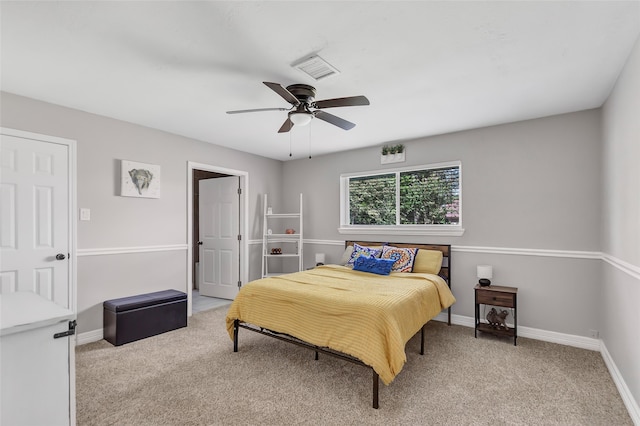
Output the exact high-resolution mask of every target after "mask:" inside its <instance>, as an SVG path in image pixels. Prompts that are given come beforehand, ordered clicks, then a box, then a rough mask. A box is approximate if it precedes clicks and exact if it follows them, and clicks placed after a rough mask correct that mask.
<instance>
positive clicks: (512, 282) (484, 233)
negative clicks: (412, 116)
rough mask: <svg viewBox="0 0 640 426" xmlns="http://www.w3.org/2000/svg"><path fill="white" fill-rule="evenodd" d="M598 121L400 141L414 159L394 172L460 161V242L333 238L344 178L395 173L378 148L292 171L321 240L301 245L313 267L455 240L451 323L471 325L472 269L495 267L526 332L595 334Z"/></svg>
mask: <svg viewBox="0 0 640 426" xmlns="http://www.w3.org/2000/svg"><path fill="white" fill-rule="evenodd" d="M600 117H601V116H600V110H590V111H583V112H579V113H573V114H566V115H560V116H553V117H548V118H543V119H538V120H530V121H525V122H519V123H513V124H507V125H502V126H494V127H488V128H483V129H477V130H472V131H466V132H460V133H454V134H448V135H442V136H435V137H430V138H424V139H418V140H414V141H407V142H404V144H405V146H406V157H407V161H406V162H405V163H399V164H395V165H396V166H401V167H403V166H410V165H422V164H429V163H437V162H444V161H452V160H460V161H461V162H462V182H463V184H462V206H463V207H462V225H463V228H464V229H465V233H464V235H463V236H461V237H422V236H421V237H411V236H398V237H392V236H376V235H370V236H363V235H342V234H339V233H338V231H337V228H338V227H339V212H340V204H339V176H340V174H341V173H347V172H357V171H369V170H382V169H383V168H391V167H392V166H394V165H391V166H388V165H384V166H382V165H380V148H379V147H377V148H366V149H360V150H354V151H349V152H344V153H339V154H334V155H327V156H322V157H316V158H312V159H301V160H297V161H291V162H286V163H285V164H284V174H283V185H284V192H283V193H285V194H297V193H299V192H302V193H304V194H307V197H306V198H305V200H306V201H305V239H309V240H320V241H311V242H310V243H308V244H306V246H305V251H306V254H307V256H306V258H307V259H306V264H307V265H310V264H311V263H312V262H313V254H314V253H315V252H325V253H326V254H327V261H329V262H334V261H337V260H338V256H339V255H340V253H341V251H342V248H341V246H340V241H343V240H345V239H361V240H367V239H369V240H375V241H402V242H438V243H450V244H452V245H453V246H454V253H453V259H452V260H453V292H454V295H455V296H456V298H457V303H456V304H455V305H454V306H453V314H457V315H462V316H466V317H473V315H474V304H473V290H472V288H473V286H474V285H475V283H476V282H477V278H476V276H475V271H476V270H475V267H476V265H478V264H483V263H488V264H491V265H493V267H494V279H493V282H494V283H495V284H501V285H509V286H515V287H518V288H519V299H518V305H519V308H520V309H519V325H522V326H526V327H533V328H539V329H542V330H548V331H556V332H560V333H567V334H571V335H578V336H586V337H588V336H589V335H590V334H589V333H590V330H592V329H593V330H597V329H598V326H599V322H598V317H599V307H598V295H599V286H600V277H599V271H600V260H597V259H592V258H590V257H593V256H594V252H597V251H599V250H600V244H601V236H600V229H601V220H602V217H601V213H600V208H599V205H600V200H601V197H602V194H601V181H602V174H601V161H600V152H601V138H600V134H601V125H600ZM337 136H338V137H339V134H338V135H337ZM283 202H284V204H287V203H289V202H290V200H289V199H286V200H283ZM327 240H328V241H327ZM334 242H335V243H334ZM496 248H507V249H508V250H506V254H502V253H501V254H498V253H493V252H494V251H496V250H495V249H496ZM514 249H515V250H514ZM521 249H524V250H527V251H528V254H526V255H524V254H518V252H519V250H521ZM536 250H537V251H536ZM558 251H559V252H558ZM576 252H579V253H576ZM582 252H587V253H586V254H585V253H582ZM595 256H596V257H597V254H596V255H595Z"/></svg>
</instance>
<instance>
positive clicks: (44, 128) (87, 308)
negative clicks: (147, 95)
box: [0, 93, 282, 333]
mask: <svg viewBox="0 0 640 426" xmlns="http://www.w3.org/2000/svg"><path fill="white" fill-rule="evenodd" d="M0 108H1V110H2V115H1V117H0V125H2V126H3V127H8V128H14V129H19V130H25V131H29V132H35V133H42V134H47V135H52V136H59V137H63V138H68V139H73V140H76V141H77V151H78V152H77V154H78V169H77V170H78V172H77V176H78V189H77V201H78V203H77V204H78V207H84V208H90V209H91V221H89V222H84V221H78V236H77V238H78V245H77V248H78V249H79V250H80V252H82V250H87V249H104V248H124V249H127V248H131V247H153V246H165V245H180V244H186V243H187V232H188V231H187V162H188V161H194V162H198V163H204V164H209V165H213V166H219V167H225V168H229V169H234V170H241V171H246V172H248V173H249V184H250V187H249V216H250V217H249V226H250V229H249V236H248V237H249V239H257V238H260V227H261V218H262V216H261V215H262V207H261V197H262V194H263V193H265V192H266V193H269V194H271V195H272V196H273V198H274V201H278V200H279V199H280V190H281V181H282V163H281V162H280V161H275V160H269V159H266V158H263V157H259V156H255V155H250V154H246V153H242V152H239V151H234V150H231V149H227V148H223V147H220V146H216V145H212V144H208V143H204V142H200V141H196V140H192V139H188V138H184V137H180V136H176V135H173V134H169V133H165V132H161V131H158V130H154V129H150V128H146V127H142V126H138V125H134V124H131V123H127V122H123V121H119V120H114V119H110V118H106V117H102V116H98V115H94V114H88V113H85V112H81V111H78V110H73V109H69V108H64V107H61V106H57V105H52V104H48V103H45V102H40V101H36V100H33V99H28V98H24V97H20V96H16V95H13V94H9V93H1V97H0ZM122 159H125V160H133V161H140V162H144V163H151V164H157V165H160V167H161V175H162V180H161V182H162V194H161V198H159V199H143V198H128V197H120V196H118V191H119V179H120V178H119V173H120V167H119V160H122ZM76 213H77V212H76ZM249 248H250V252H251V253H250V257H251V258H253V259H254V261H253V262H252V263H251V268H250V271H249V274H250V277H252V278H255V277H257V276H258V275H259V274H260V263H259V262H258V263H256V262H255V258H256V257H259V255H256V254H255V251H256V250H258V252H259V250H260V249H259V247H257V246H255V245H251V246H250V247H249ZM186 258H187V252H186V250H178V251H168V252H149V253H133V254H114V255H101V256H79V257H78V281H77V295H78V331H79V332H80V333H83V332H87V331H93V330H97V329H101V328H102V307H101V306H102V302H103V301H104V300H107V299H112V298H117V297H123V296H128V295H133V294H139V293H143V292H148V291H156V290H163V289H167V288H174V289H177V290H182V291H186V289H187V265H186Z"/></svg>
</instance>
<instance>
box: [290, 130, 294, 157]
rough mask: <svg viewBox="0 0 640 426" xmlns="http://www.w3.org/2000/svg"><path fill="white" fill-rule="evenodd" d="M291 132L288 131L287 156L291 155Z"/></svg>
mask: <svg viewBox="0 0 640 426" xmlns="http://www.w3.org/2000/svg"><path fill="white" fill-rule="evenodd" d="M291 133H293V132H289V157H291Z"/></svg>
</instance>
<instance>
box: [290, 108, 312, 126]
mask: <svg viewBox="0 0 640 426" xmlns="http://www.w3.org/2000/svg"><path fill="white" fill-rule="evenodd" d="M311 118H313V115H312V114H310V113H308V112H298V111H291V112H290V113H289V120H291V122H292V123H293V124H294V126H306V125H307V124H309V123H310V122H311Z"/></svg>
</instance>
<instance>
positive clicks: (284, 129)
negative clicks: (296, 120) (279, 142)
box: [278, 117, 293, 133]
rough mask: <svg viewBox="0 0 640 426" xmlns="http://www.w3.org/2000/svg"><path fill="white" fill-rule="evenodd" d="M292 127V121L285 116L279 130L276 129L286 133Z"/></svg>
mask: <svg viewBox="0 0 640 426" xmlns="http://www.w3.org/2000/svg"><path fill="white" fill-rule="evenodd" d="M292 128H293V122H292V121H291V120H289V117H287V120H286V121H285V122H284V123H283V124H282V127H280V130H278V133H287V132H288V131H290V130H291V129H292Z"/></svg>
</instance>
